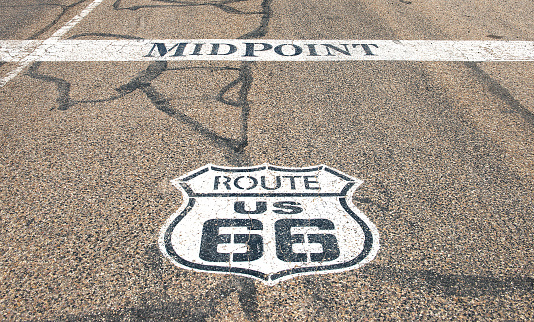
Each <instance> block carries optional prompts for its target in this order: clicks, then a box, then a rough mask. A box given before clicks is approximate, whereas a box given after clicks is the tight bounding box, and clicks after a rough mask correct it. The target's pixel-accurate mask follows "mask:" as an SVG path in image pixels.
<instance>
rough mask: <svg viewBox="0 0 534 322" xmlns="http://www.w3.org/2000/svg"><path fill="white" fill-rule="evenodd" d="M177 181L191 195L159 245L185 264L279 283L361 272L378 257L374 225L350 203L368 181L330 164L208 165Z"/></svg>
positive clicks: (173, 217) (184, 191) (169, 222)
mask: <svg viewBox="0 0 534 322" xmlns="http://www.w3.org/2000/svg"><path fill="white" fill-rule="evenodd" d="M171 183H172V184H173V185H174V186H176V187H177V188H179V189H180V190H181V191H182V192H183V195H184V196H186V197H185V200H184V203H183V205H182V207H181V208H180V209H179V210H178V211H177V212H176V213H175V214H174V215H173V216H172V217H171V218H169V220H167V222H166V223H165V225H164V227H163V228H162V230H161V234H160V239H159V245H160V249H161V251H162V252H163V254H164V255H165V256H166V257H167V258H169V259H170V260H171V261H172V262H173V263H175V264H176V265H178V266H179V267H182V268H185V269H191V270H195V271H204V272H214V273H227V274H228V273H229V274H238V275H243V276H247V277H252V278H256V279H259V280H261V281H262V282H264V283H266V284H268V285H274V284H276V283H278V282H280V281H282V280H285V279H289V278H291V277H295V276H299V275H305V274H324V273H332V272H341V271H346V270H351V269H356V268H358V267H360V266H362V265H364V264H365V263H368V262H370V261H371V260H373V258H374V257H375V256H376V254H377V252H378V248H379V243H378V231H377V229H376V227H375V226H374V225H373V223H371V221H370V220H369V219H368V218H367V217H366V216H365V215H364V214H363V213H362V212H361V211H359V210H358V209H357V208H356V207H355V206H354V205H353V204H352V201H351V199H352V198H351V197H352V195H353V193H354V191H355V190H356V189H357V188H358V186H359V185H361V184H362V181H361V180H358V179H355V178H352V177H350V176H348V175H346V174H343V173H341V172H339V171H337V170H334V169H332V168H330V167H328V166H325V165H320V166H316V167H309V168H282V167H275V166H271V165H268V164H265V165H261V166H256V167H246V168H226V167H219V166H215V165H211V164H208V165H206V166H204V167H202V168H200V169H197V170H195V171H192V172H190V173H188V174H186V175H184V176H182V177H180V178H177V179H175V180H172V181H171Z"/></svg>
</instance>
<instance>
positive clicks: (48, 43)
mask: <svg viewBox="0 0 534 322" xmlns="http://www.w3.org/2000/svg"><path fill="white" fill-rule="evenodd" d="M102 1H103V0H94V1H93V2H91V3H90V4H89V5H88V6H87V7H86V8H85V9H83V10H82V11H81V12H80V13H79V14H78V15H76V16H74V17H73V18H72V19H71V20H69V21H68V22H67V23H66V24H65V25H64V26H63V27H61V28H60V29H58V30H57V31H56V32H54V33H53V34H52V36H50V38H48V39H46V40H44V41H42V42H41V44H40V45H39V46H37V47H36V48H35V49H33V50H32V51H31V52H29V53H28V54H27V55H26V56H25V57H24V58H22V59H20V60H18V61H17V62H19V65H18V66H17V68H15V69H14V70H12V71H10V72H9V73H8V74H7V75H6V76H4V77H3V78H1V79H0V88H2V87H4V86H5V85H6V84H7V83H8V82H9V81H10V80H12V79H13V78H15V77H16V76H17V75H18V74H20V72H22V71H23V70H24V69H25V68H26V67H28V66H29V65H30V64H31V63H33V62H35V61H39V60H40V59H41V57H44V56H46V52H47V49H48V48H51V47H54V45H55V44H56V43H57V41H58V40H59V39H60V38H61V37H63V36H64V35H65V34H66V33H67V32H69V30H71V29H72V28H73V27H74V26H76V25H77V24H78V23H79V22H80V21H82V19H83V18H85V17H86V16H87V15H88V14H89V13H91V11H93V10H94V9H95V8H96V7H97V6H98V5H99V4H100V3H102ZM2 42H4V41H2ZM0 47H3V45H0ZM0 52H1V51H0ZM2 57H3V55H2Z"/></svg>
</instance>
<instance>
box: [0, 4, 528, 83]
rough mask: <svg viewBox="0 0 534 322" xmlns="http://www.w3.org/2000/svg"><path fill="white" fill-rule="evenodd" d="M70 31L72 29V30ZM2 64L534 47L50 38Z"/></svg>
mask: <svg viewBox="0 0 534 322" xmlns="http://www.w3.org/2000/svg"><path fill="white" fill-rule="evenodd" d="M99 1H100V0H99ZM80 19H81V18H80ZM78 21H79V19H78ZM70 26H72V24H69V27H70ZM59 31H61V34H64V33H65V32H66V31H65V29H63V28H62V29H60V30H59ZM59 31H58V32H59ZM0 60H1V61H7V62H20V63H21V65H24V66H27V65H28V64H29V63H31V62H33V61H155V60H169V61H194V60H199V61H212V60H222V61H343V60H391V61H534V42H532V41H447V40H436V41H433V40H432V41H431V40H402V41H397V40H260V41H254V40H240V39H239V40H237V39H189V40H180V39H178V40H59V39H58V35H55V36H53V39H52V37H51V38H49V39H47V40H46V41H44V42H42V43H39V41H33V42H32V41H14V40H7V41H6V40H4V41H0ZM11 78H12V77H11Z"/></svg>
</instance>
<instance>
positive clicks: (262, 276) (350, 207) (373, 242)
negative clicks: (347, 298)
mask: <svg viewBox="0 0 534 322" xmlns="http://www.w3.org/2000/svg"><path fill="white" fill-rule="evenodd" d="M261 170H271V171H277V172H286V173H306V172H315V171H321V170H324V171H326V172H328V173H330V174H333V175H335V176H337V177H339V178H340V179H342V180H344V181H346V184H345V186H344V187H343V189H342V190H341V192H339V193H271V192H267V193H216V194H210V193H196V192H194V191H193V189H191V187H190V186H189V185H188V181H190V180H192V179H194V178H195V177H197V176H199V175H202V174H204V173H206V172H208V171H220V172H226V173H232V172H233V173H244V174H247V173H252V172H256V171H261ZM171 183H172V184H173V185H174V186H175V187H177V188H178V189H179V190H181V192H182V195H183V196H184V202H183V204H182V206H181V207H180V208H179V209H178V211H176V212H175V213H174V214H173V215H172V216H171V217H170V218H169V219H168V220H167V221H166V223H165V225H164V226H163V227H162V229H161V232H160V237H159V246H160V250H161V252H162V253H163V254H164V255H165V257H167V258H168V259H170V260H171V262H173V263H174V264H175V265H177V266H178V267H181V268H185V269H189V270H195V271H203V272H209V273H222V274H237V275H242V276H246V277H252V278H255V279H258V280H260V281H262V282H263V283H265V284H267V285H274V284H276V283H278V282H280V281H283V280H287V279H289V278H292V277H296V276H300V275H309V274H328V273H336V272H343V271H348V270H353V269H357V268H359V267H361V266H363V265H365V264H366V263H369V262H370V261H372V260H373V259H374V258H375V256H376V254H377V253H378V249H379V247H380V246H379V234H378V230H377V228H376V227H375V225H374V224H373V223H372V222H371V221H370V220H369V219H368V218H367V217H366V216H365V215H364V214H363V213H362V212H361V211H360V210H358V208H356V206H355V205H354V204H353V203H352V195H353V194H354V191H355V190H356V189H357V188H358V187H359V186H360V185H361V184H362V183H363V181H361V180H359V179H356V178H353V177H351V176H349V175H346V174H344V173H342V172H340V171H337V170H335V169H333V168H330V167H328V166H326V165H319V166H313V167H304V168H288V167H278V166H272V165H270V164H263V165H260V166H253V167H222V166H217V165H213V164H207V165H205V166H204V167H201V168H199V169H196V170H193V171H191V172H189V173H187V174H185V175H183V176H181V177H179V178H177V179H174V180H172V181H171ZM213 195H216V196H221V197H236V196H239V197H242V196H245V197H284V196H291V197H311V196H313V197H315V196H319V197H337V200H338V201H339V204H340V205H341V207H342V208H343V209H344V210H345V211H346V213H347V214H349V215H350V217H352V219H354V220H355V221H356V223H357V224H358V225H359V226H360V228H361V229H362V231H363V234H364V242H363V248H362V250H361V251H360V253H359V254H358V255H357V256H356V257H354V258H352V259H351V260H349V261H346V262H343V263H336V264H329V265H328V264H327V265H324V266H313V267H298V268H291V269H286V270H283V271H280V272H276V273H272V274H266V273H263V272H260V271H257V270H252V269H246V268H240V267H223V266H216V265H206V264H200V263H193V262H191V261H188V260H186V259H184V258H182V257H180V256H179V255H178V254H177V253H176V251H175V250H174V248H173V246H172V243H171V238H172V234H173V231H174V229H175V227H176V226H177V225H178V224H179V223H180V222H181V221H182V220H183V219H184V218H185V217H186V216H187V215H188V213H189V212H190V211H191V209H193V207H194V206H195V204H196V199H197V198H202V197H212V196H213ZM347 199H348V200H347Z"/></svg>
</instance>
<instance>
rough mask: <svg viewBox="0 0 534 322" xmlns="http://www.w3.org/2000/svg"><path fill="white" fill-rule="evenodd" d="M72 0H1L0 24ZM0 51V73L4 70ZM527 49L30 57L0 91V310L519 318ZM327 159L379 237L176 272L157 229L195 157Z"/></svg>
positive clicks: (340, 1)
mask: <svg viewBox="0 0 534 322" xmlns="http://www.w3.org/2000/svg"><path fill="white" fill-rule="evenodd" d="M90 2H91V1H89V0H85V1H70V0H31V1H22V0H14V1H5V0H0V39H2V40H3V39H19V40H23V39H41V40H44V39H47V38H48V37H50V36H51V35H52V34H53V33H54V32H55V31H57V30H58V29H59V28H61V27H62V26H63V25H64V24H65V23H66V22H67V21H69V19H71V18H72V17H74V16H75V15H76V14H78V13H79V12H80V11H81V10H83V9H84V8H85V7H86V6H87V5H88V4H89V3H90ZM533 14H534V4H533V3H532V1H527V0H514V1H511V0H505V1H494V0H492V1H481V0H477V1H471V2H466V1H461V0H451V1H446V2H443V1H437V0H430V1H416V0H412V1H404V0H400V1H397V0H359V1H347V0H333V1H329V2H325V1H318V0H303V1H286V0H226V1H209V2H204V1H202V0H191V1H187V2H186V1H175V0H104V1H103V2H102V4H100V5H99V6H98V7H97V8H96V9H95V10H94V11H93V12H91V13H90V14H89V15H88V16H87V17H85V18H84V19H83V20H82V21H81V22H80V23H79V24H77V25H76V26H75V27H74V28H72V29H71V30H70V31H69V32H68V33H67V34H66V35H65V36H64V37H63V38H64V39H87V40H89V39H95V40H97V39H238V38H240V39H361V40H363V39H390V40H396V39H401V40H402V39H416V40H502V41H513V40H529V41H532V40H534V20H532V19H531V17H532V15H533ZM16 66H17V65H16V64H14V63H0V77H1V76H4V75H6V74H7V73H8V72H9V71H10V70H12V69H14V68H16ZM533 67H534V63H533V62H413V61H411V62H408V61H406V62H403V61H396V62H392V61H344V62H238V61H236V62H209V61H196V62H176V61H173V62H171V61H169V62H165V61H157V62H34V63H32V64H31V65H30V66H28V68H26V69H25V70H24V71H23V72H22V73H21V74H19V75H18V76H17V77H15V78H14V79H13V80H11V81H10V82H9V83H8V84H7V85H6V86H4V87H3V88H0V108H1V110H2V113H1V114H0V140H1V144H0V148H1V152H0V179H1V181H0V227H1V231H2V234H0V247H1V248H0V272H1V275H0V317H1V318H2V320H13V321H15V320H17V321H18V320H24V321H26V320H36V321H58V320H59V321H80V320H81V321H96V320H99V321H101V320H104V321H116V320H126V321H136V320H179V321H218V320H229V321H271V320H272V321H278V320H283V321H302V320H306V321H339V320H341V321H360V320H361V321H366V320H416V319H417V320H501V321H506V320H507V321H522V320H525V321H526V320H533V319H534V305H533V303H534V264H533V262H534V248H533V241H534V237H533V232H534V224H533V220H532V218H533V217H532V216H533V213H534V200H533V199H534V185H533V182H534V68H533ZM209 163H211V164H216V165H221V166H235V167H245V166H253V165H258V164H264V163H269V164H273V165H277V166H283V167H305V166H313V165H319V164H326V165H328V166H330V167H332V168H335V169H338V170H340V171H342V172H344V173H346V174H348V175H350V176H353V177H356V178H359V179H361V180H363V181H364V183H363V185H362V186H361V187H360V188H359V189H358V190H357V191H356V194H355V195H354V197H353V202H354V204H355V205H356V206H357V207H358V209H360V210H361V211H363V212H364V213H365V215H366V216H367V217H368V218H369V219H370V220H371V221H372V222H373V223H374V224H375V225H376V227H377V229H378V231H379V233H380V250H379V252H378V255H377V256H376V258H375V259H374V260H373V261H372V262H371V263H369V264H367V265H365V266H364V267H362V268H359V269H357V270H351V271H346V272H342V273H335V274H325V275H311V276H300V277H295V278H292V279H290V280H287V281H283V282H280V283H278V284H276V285H274V286H267V285H265V284H263V283H261V282H259V281H257V280H253V279H250V278H246V277H241V276H235V275H224V274H211V273H205V272H195V271H191V270H185V269H181V268H178V267H176V266H175V265H173V264H172V263H171V262H170V261H168V260H167V259H166V258H164V257H163V255H162V254H161V252H160V250H159V248H158V236H159V231H160V229H161V227H162V226H163V224H164V223H165V221H166V220H167V219H168V218H169V217H170V216H171V215H172V214H173V213H174V212H175V211H177V209H178V208H179V206H180V205H181V204H182V202H183V200H184V197H183V196H182V195H181V194H180V192H179V191H178V190H177V189H176V188H175V187H173V186H172V185H171V184H170V180H172V179H175V178H177V177H179V176H181V175H183V174H185V173H188V172H190V171H193V170H195V169H197V168H200V167H202V166H204V165H206V164H209Z"/></svg>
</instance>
